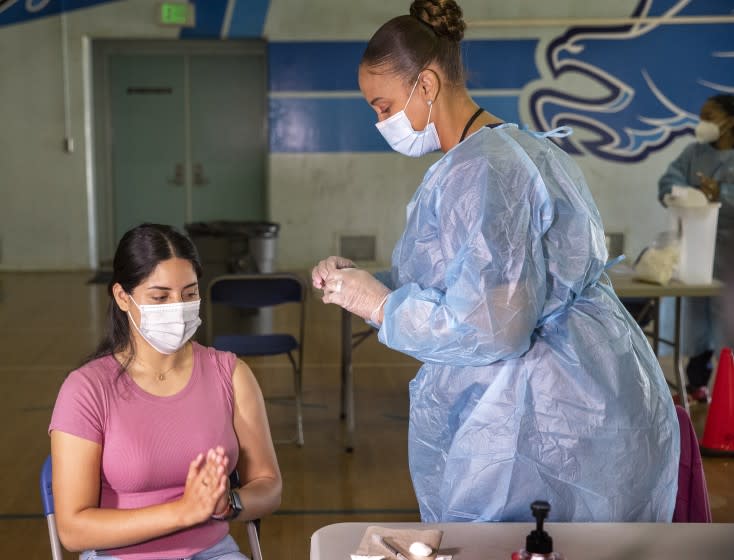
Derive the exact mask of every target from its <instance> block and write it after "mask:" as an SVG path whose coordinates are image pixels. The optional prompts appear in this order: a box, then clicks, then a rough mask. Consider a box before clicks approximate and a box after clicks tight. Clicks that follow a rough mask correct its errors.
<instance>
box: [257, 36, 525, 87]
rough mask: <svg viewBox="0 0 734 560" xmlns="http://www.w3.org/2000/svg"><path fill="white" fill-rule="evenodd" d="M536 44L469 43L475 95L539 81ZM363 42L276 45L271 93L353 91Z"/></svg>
mask: <svg viewBox="0 0 734 560" xmlns="http://www.w3.org/2000/svg"><path fill="white" fill-rule="evenodd" d="M537 43H538V42H537V40H535V39H532V40H527V39H517V40H514V39H501V40H482V41H465V42H464V43H463V52H464V65H465V66H466V67H467V77H468V85H469V87H470V88H476V89H520V88H522V87H523V86H525V84H527V83H528V82H529V81H532V80H535V79H536V78H537V77H538V71H537V68H536V64H535V49H536V46H537ZM366 45H367V43H366V42H362V41H359V42H357V41H317V42H271V43H269V44H268V59H269V73H270V91H353V90H357V89H359V86H358V84H357V66H358V65H359V61H360V60H361V58H362V53H363V52H364V49H365V47H366Z"/></svg>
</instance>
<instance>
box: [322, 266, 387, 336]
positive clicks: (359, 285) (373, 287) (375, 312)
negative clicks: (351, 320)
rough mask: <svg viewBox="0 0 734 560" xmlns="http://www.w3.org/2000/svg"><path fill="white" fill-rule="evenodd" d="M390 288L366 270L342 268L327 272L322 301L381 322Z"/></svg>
mask: <svg viewBox="0 0 734 560" xmlns="http://www.w3.org/2000/svg"><path fill="white" fill-rule="evenodd" d="M388 295H390V290H389V289H388V288H387V286H385V285H384V284H383V283H382V282H380V281H379V280H377V279H376V278H375V277H374V276H372V274H370V273H369V272H367V271H366V270H360V269H358V268H344V269H340V270H335V271H333V272H330V273H329V276H328V278H327V279H326V284H325V286H324V297H323V298H322V301H323V302H324V303H335V304H336V305H338V306H339V307H343V308H344V309H346V310H347V311H349V312H350V313H354V314H355V315H358V316H360V317H362V318H363V319H365V320H370V321H372V322H373V323H377V324H381V323H382V318H383V315H382V307H383V306H384V305H385V301H386V300H387V296H388Z"/></svg>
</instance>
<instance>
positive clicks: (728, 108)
mask: <svg viewBox="0 0 734 560" xmlns="http://www.w3.org/2000/svg"><path fill="white" fill-rule="evenodd" d="M708 100H709V101H713V102H714V103H716V104H717V105H718V106H719V107H720V108H721V110H722V111H724V112H725V113H726V114H727V115H729V116H730V117H734V95H725V94H723V93H722V94H719V95H714V96H713V97H709V98H708Z"/></svg>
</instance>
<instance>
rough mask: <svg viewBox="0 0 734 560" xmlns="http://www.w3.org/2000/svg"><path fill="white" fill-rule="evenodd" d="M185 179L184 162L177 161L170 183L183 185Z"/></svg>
mask: <svg viewBox="0 0 734 560" xmlns="http://www.w3.org/2000/svg"><path fill="white" fill-rule="evenodd" d="M185 181H186V180H185V179H184V166H183V163H177V164H176V165H175V167H174V168H173V178H172V179H168V184H169V185H175V186H177V187H182V186H183V185H184V182H185Z"/></svg>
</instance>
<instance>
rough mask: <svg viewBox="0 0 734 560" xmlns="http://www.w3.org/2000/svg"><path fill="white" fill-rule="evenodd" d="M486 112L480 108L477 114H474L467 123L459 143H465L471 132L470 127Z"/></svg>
mask: <svg viewBox="0 0 734 560" xmlns="http://www.w3.org/2000/svg"><path fill="white" fill-rule="evenodd" d="M483 112H484V109H482V108H481V107H479V109H477V111H476V113H474V114H473V115H472V116H471V117H470V118H469V120H468V121H466V126H465V127H464V132H462V133H461V138H460V139H459V143H461V142H463V141H464V138H466V133H467V132H469V127H470V126H471V125H473V124H474V121H475V120H477V117H478V116H479V115H481V114H482V113H483Z"/></svg>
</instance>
